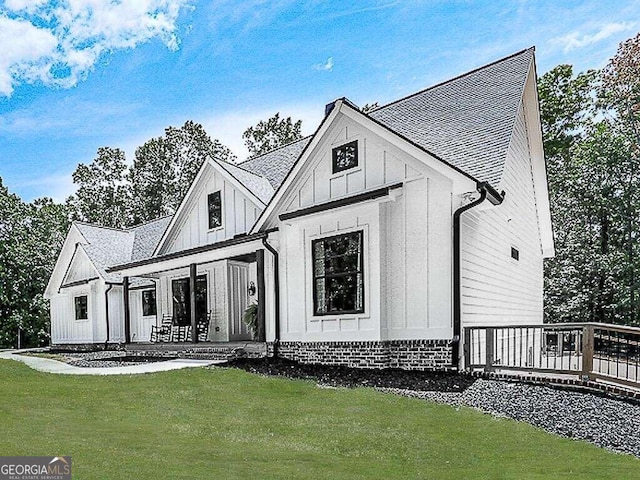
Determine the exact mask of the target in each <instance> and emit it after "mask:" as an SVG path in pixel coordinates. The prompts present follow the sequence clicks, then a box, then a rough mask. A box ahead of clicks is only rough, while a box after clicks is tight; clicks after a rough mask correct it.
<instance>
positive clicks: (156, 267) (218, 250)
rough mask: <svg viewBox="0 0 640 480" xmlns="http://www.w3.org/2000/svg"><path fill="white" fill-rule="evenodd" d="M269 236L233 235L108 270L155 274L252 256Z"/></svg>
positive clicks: (139, 275)
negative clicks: (215, 241)
mask: <svg viewBox="0 0 640 480" xmlns="http://www.w3.org/2000/svg"><path fill="white" fill-rule="evenodd" d="M267 235H268V233H266V232H261V233H258V234H254V235H247V236H243V237H239V238H233V239H231V240H225V241H223V242H218V243H214V244H211V245H204V246H202V247H196V248H192V249H189V250H183V251H181V252H175V253H170V254H167V255H162V256H159V257H152V258H149V259H146V260H141V261H139V262H133V263H129V264H125V265H118V266H115V267H112V268H110V269H109V270H108V271H109V272H118V273H120V274H121V275H122V276H127V277H142V276H153V274H157V273H162V272H166V271H169V270H177V269H180V268H185V267H188V266H189V265H191V264H193V263H195V264H202V263H210V262H215V261H218V260H226V259H231V258H233V257H238V256H244V255H251V254H252V253H255V252H256V251H257V250H261V249H263V248H264V246H263V245H262V239H263V238H266V237H267Z"/></svg>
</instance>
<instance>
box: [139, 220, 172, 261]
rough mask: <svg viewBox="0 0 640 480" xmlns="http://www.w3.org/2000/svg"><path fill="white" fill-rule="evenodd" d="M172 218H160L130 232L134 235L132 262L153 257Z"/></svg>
mask: <svg viewBox="0 0 640 480" xmlns="http://www.w3.org/2000/svg"><path fill="white" fill-rule="evenodd" d="M171 218H172V217H171V216H168V217H162V218H158V219H157V220H153V221H152V222H147V223H143V224H142V225H137V226H135V227H133V228H131V229H130V230H129V231H130V232H133V234H134V241H133V250H132V252H131V261H132V262H137V261H138V260H142V259H144V258H149V257H150V256H152V255H153V252H154V250H155V249H156V247H157V246H158V242H160V239H161V238H162V235H163V234H164V232H165V230H166V229H167V227H168V226H169V223H170V222H171Z"/></svg>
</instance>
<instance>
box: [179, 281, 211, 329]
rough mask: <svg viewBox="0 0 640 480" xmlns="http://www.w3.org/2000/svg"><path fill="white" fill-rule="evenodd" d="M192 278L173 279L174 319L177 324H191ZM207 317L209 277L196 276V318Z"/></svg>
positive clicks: (200, 319)
mask: <svg viewBox="0 0 640 480" xmlns="http://www.w3.org/2000/svg"><path fill="white" fill-rule="evenodd" d="M190 291H191V290H190V280H189V279H188V278H178V279H176V280H172V281H171V293H172V296H173V321H174V323H175V324H176V325H191V294H190ZM206 318H207V277H206V275H198V276H197V277H196V319H197V321H203V320H206Z"/></svg>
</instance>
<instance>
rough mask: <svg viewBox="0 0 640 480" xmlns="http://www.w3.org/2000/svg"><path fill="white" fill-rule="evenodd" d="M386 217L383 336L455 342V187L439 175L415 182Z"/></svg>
mask: <svg viewBox="0 0 640 480" xmlns="http://www.w3.org/2000/svg"><path fill="white" fill-rule="evenodd" d="M382 215H383V218H384V227H383V231H384V234H385V235H384V244H383V252H386V253H385V254H383V273H382V279H383V294H382V298H383V300H384V302H385V303H386V309H385V312H386V313H385V316H384V317H383V325H382V329H383V336H384V337H386V338H389V339H416V338H436V339H438V338H450V336H451V334H452V328H451V322H452V317H451V281H452V277H451V272H452V270H451V263H452V248H451V228H452V225H451V183H450V182H449V181H448V180H447V179H446V178H443V177H441V176H440V175H437V174H435V173H432V174H431V176H430V178H428V179H423V180H418V181H415V182H409V183H407V184H406V185H405V187H404V189H403V194H402V197H400V198H398V200H397V201H395V202H388V203H385V204H383V210H382ZM385 331H386V332H385Z"/></svg>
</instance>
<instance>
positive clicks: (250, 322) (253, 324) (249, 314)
mask: <svg viewBox="0 0 640 480" xmlns="http://www.w3.org/2000/svg"><path fill="white" fill-rule="evenodd" d="M242 319H243V320H244V323H245V324H246V325H247V327H249V330H250V331H251V335H252V336H253V338H254V339H255V338H256V336H257V332H258V304H257V303H252V304H251V305H249V306H248V307H247V309H246V310H245V311H244V314H243V315H242Z"/></svg>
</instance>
